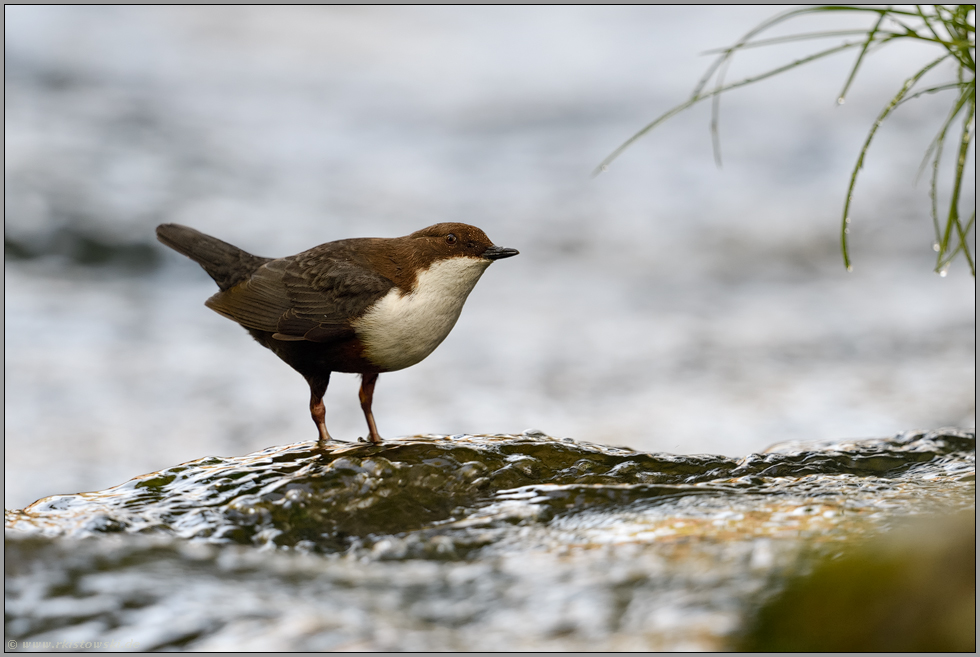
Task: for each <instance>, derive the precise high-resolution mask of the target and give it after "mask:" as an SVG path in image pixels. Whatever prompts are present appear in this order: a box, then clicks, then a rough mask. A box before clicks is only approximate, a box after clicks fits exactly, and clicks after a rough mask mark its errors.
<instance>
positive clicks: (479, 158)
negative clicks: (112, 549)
mask: <svg viewBox="0 0 980 657" xmlns="http://www.w3.org/2000/svg"><path fill="white" fill-rule="evenodd" d="M776 11H777V9H774V8H771V7H764V8H759V7H755V8H745V7H741V8H739V7H706V8H705V7H701V8H699V7H684V8H680V7H532V8H523V7H481V8H462V7H455V8H454V7H423V8H413V7H380V8H379V7H373V8H372V7H244V8H242V7H238V8H232V7H139V8H136V7H77V6H76V7H70V6H65V7H28V6H19V7H10V6H8V7H5V51H4V54H5V160H4V161H5V169H4V171H5V179H4V180H5V199H4V200H5V221H4V245H5V248H4V254H5V257H4V293H5V294H4V311H5V312H4V365H5V367H4V402H5V408H4V428H5V475H6V476H5V506H6V507H7V508H18V507H21V506H24V505H25V504H28V503H30V502H32V501H33V500H35V499H37V498H39V497H41V496H44V495H50V494H55V493H72V492H78V491H83V490H93V489H100V488H105V487H107V486H109V485H113V484H117V483H120V482H121V481H124V480H126V479H128V478H130V477H132V476H135V475H138V474H142V473H144V472H150V471H154V470H158V469H161V468H164V467H168V466H172V465H174V464H176V463H179V462H183V461H188V460H191V459H196V458H199V457H202V456H205V455H209V454H217V455H233V454H243V453H247V452H251V451H254V450H257V449H260V448H263V447H266V446H269V445H273V444H283V443H291V442H299V441H304V440H313V439H314V438H315V437H316V434H315V427H314V426H313V423H312V422H311V420H310V418H309V412H308V408H307V404H308V388H307V386H306V383H305V382H304V380H303V379H302V377H300V376H299V375H298V374H296V373H295V372H293V371H292V370H291V369H290V368H288V367H287V366H286V365H284V364H283V363H282V362H280V361H279V360H278V359H277V358H276V357H275V356H274V355H273V354H272V353H271V352H268V351H266V350H265V349H263V348H261V347H259V346H258V345H257V344H255V343H254V342H253V341H252V339H251V338H250V337H249V336H248V335H247V334H246V333H245V331H244V330H242V329H241V328H240V327H238V326H236V325H235V324H234V323H232V322H230V321H228V320H226V319H224V318H223V317H221V316H219V315H217V314H215V313H214V312H212V311H210V310H208V309H207V308H205V307H204V305H203V303H204V300H205V299H206V298H207V297H208V296H210V295H211V294H212V293H213V292H214V290H215V289H216V288H215V286H214V284H213V283H212V281H211V280H210V279H209V278H208V277H207V275H206V274H205V273H204V272H203V271H202V270H201V269H200V268H199V267H198V266H197V265H196V264H194V263H192V262H191V261H189V260H187V259H185V258H182V257H181V256H179V255H177V254H175V253H173V252H169V251H167V250H166V249H165V248H164V247H162V246H161V245H159V244H157V243H156V241H155V239H154V234H153V229H154V227H155V225H156V224H158V223H161V222H165V221H168V222H179V223H185V224H188V225H191V226H194V227H196V228H198V229H200V230H202V231H204V232H207V233H210V234H213V235H215V236H217V237H220V238H221V239H224V240H226V241H229V242H231V243H233V244H235V245H237V246H240V247H242V248H244V249H246V250H248V251H251V252H253V253H257V254H259V255H264V256H284V255H291V254H293V253H296V252H299V251H301V250H304V249H307V248H309V247H311V246H314V245H316V244H319V243H322V242H326V241H330V240H334V239H340V238H346V237H366V236H377V237H394V236H400V235H405V234H408V233H410V232H413V231H415V230H417V229H419V228H422V227H424V226H427V225H430V224H433V223H437V222H442V221H462V222H466V223H471V224H474V225H477V226H480V227H481V228H483V229H484V230H485V231H486V232H487V234H488V235H489V236H490V238H491V239H492V240H494V241H495V242H496V243H497V244H500V245H503V246H508V247H514V248H517V249H519V250H520V251H521V255H520V256H519V257H517V258H514V259H512V260H506V261H503V262H501V263H498V264H495V265H494V266H493V267H492V268H491V269H490V270H489V271H488V272H487V273H486V275H485V276H484V278H483V279H482V281H481V282H480V284H479V285H478V286H477V288H476V289H475V291H474V292H473V294H472V295H471V296H470V299H469V301H468V303H467V306H466V308H465V310H464V311H463V314H462V317H461V318H460V321H459V323H458V324H457V326H456V328H455V329H454V331H453V332H452V333H451V334H450V336H449V338H447V340H446V341H445V342H444V343H443V345H442V346H441V347H440V348H439V349H437V350H436V352H435V353H434V354H433V355H432V356H430V357H429V358H428V359H427V360H425V361H423V362H422V363H420V364H419V365H416V366H414V367H412V368H409V369H407V370H403V371H401V372H396V373H391V374H386V375H384V376H382V377H381V378H380V380H379V383H378V388H377V394H376V395H375V407H374V410H375V415H376V417H377V419H378V422H379V428H380V431H381V433H382V435H383V436H385V437H386V438H395V437H397V436H402V435H412V434H419V433H439V434H457V433H497V432H500V433H505V432H520V431H522V430H524V429H528V428H537V429H540V430H542V431H545V432H547V433H549V434H550V435H554V436H570V437H573V438H575V439H578V440H588V441H595V442H601V443H607V444H614V445H624V446H628V447H632V448H635V449H640V450H648V451H668V452H676V453H699V452H708V453H720V454H726V455H733V456H738V455H744V454H747V453H750V452H753V451H759V450H762V449H764V448H765V447H766V446H768V445H770V444H772V443H775V442H780V441H785V440H818V439H829V438H847V437H863V436H885V435H890V434H892V433H895V432H898V431H902V430H907V429H913V428H930V427H937V426H942V425H959V426H974V424H975V419H974V418H975V401H974V400H975V360H974V359H975V319H974V318H975V300H974V279H973V278H972V277H971V276H970V275H969V272H968V271H967V269H966V267H965V265H964V264H962V263H955V264H954V266H953V267H952V268H951V269H950V270H949V272H948V275H947V276H944V277H940V276H938V275H936V274H934V273H932V266H933V259H934V253H933V251H932V242H933V229H932V224H931V221H930V220H929V214H928V213H929V205H928V203H929V201H928V194H927V192H928V181H927V180H920V181H919V182H918V183H917V184H916V174H917V170H918V166H919V163H920V161H921V158H922V155H923V153H924V151H925V149H926V147H927V146H928V144H929V141H930V139H931V138H932V137H933V135H934V133H935V131H936V130H937V129H938V126H939V122H940V121H941V119H942V117H944V116H945V113H946V112H947V111H948V107H949V102H950V99H949V98H948V97H943V96H941V95H940V96H937V97H924V98H921V99H919V100H917V101H916V102H913V103H909V104H908V105H906V106H904V107H903V108H901V110H900V111H898V112H897V113H896V114H895V115H894V116H893V117H892V118H891V119H890V120H889V121H888V122H887V123H886V124H885V125H884V127H883V128H882V130H881V132H880V133H879V137H878V138H877V141H876V143H875V144H874V145H873V146H872V149H871V151H870V153H869V156H868V158H867V160H866V166H865V169H864V171H863V173H862V175H861V177H860V179H859V182H858V187H857V193H856V196H855V205H854V211H853V220H852V221H853V223H852V226H853V228H852V239H853V241H852V248H853V257H854V261H855V268H854V271H853V272H851V273H847V272H845V270H844V267H843V265H842V261H841V255H840V252H839V243H838V231H839V222H840V213H841V209H842V206H843V202H844V193H845V191H846V187H847V182H848V176H849V174H850V170H851V167H852V166H853V163H854V160H855V158H856V157H857V154H858V152H859V149H860V145H861V142H862V141H863V139H864V137H865V134H866V133H867V130H868V128H869V127H870V125H871V123H872V122H873V121H874V119H875V117H876V115H877V113H878V112H879V111H880V109H881V107H882V106H883V105H884V104H885V103H886V102H887V101H888V99H889V98H890V97H891V96H892V95H893V94H894V93H895V91H896V90H897V89H898V87H899V86H900V85H901V84H902V82H903V80H904V78H905V77H906V76H907V75H908V74H910V72H911V71H913V70H914V68H912V67H913V66H915V64H917V63H919V64H921V63H922V62H924V61H926V60H927V58H929V57H930V52H929V51H926V50H917V49H916V48H914V47H900V48H897V49H895V50H893V51H885V52H883V53H882V54H880V55H878V56H875V57H872V58H871V59H870V60H869V61H868V62H867V64H866V65H865V66H864V68H863V69H862V71H861V73H860V75H859V77H858V79H857V81H856V84H855V86H854V88H853V90H852V91H851V93H850V95H849V98H848V102H847V103H846V104H845V105H843V106H837V105H836V103H835V99H836V98H837V95H838V94H839V92H840V89H841V87H842V86H843V83H844V80H845V78H846V75H847V72H848V70H849V67H850V65H851V64H852V62H853V54H845V55H842V56H840V57H837V58H830V59H828V60H826V61H824V62H820V63H817V64H815V65H811V66H808V67H804V68H801V69H798V70H796V71H793V72H790V73H789V74H787V75H784V76H780V77H777V78H774V79H772V80H769V81H766V82H764V83H762V84H760V85H754V86H751V87H748V88H745V89H742V90H739V91H736V92H734V93H731V94H728V95H726V96H725V97H724V99H723V101H722V115H721V140H722V142H721V143H722V152H723V155H724V167H723V168H722V169H718V168H716V167H715V165H714V163H713V159H712V153H711V138H710V134H709V131H708V123H709V119H710V117H709V108H708V107H707V106H704V107H697V108H695V109H694V110H692V111H689V112H686V113H684V114H681V115H679V116H677V117H675V118H674V119H672V120H671V121H670V122H668V123H666V124H665V125H663V126H662V127H661V128H658V130H656V131H655V132H654V133H652V134H651V135H649V136H648V137H646V138H645V139H643V140H641V141H640V142H639V143H637V144H636V145H635V146H634V147H633V148H631V149H629V150H628V151H627V152H626V153H625V154H624V155H623V156H622V157H621V158H620V159H619V160H617V161H616V162H615V163H614V164H613V166H612V167H611V168H610V169H609V171H608V172H607V173H604V174H602V175H601V176H599V177H598V178H595V179H592V178H590V172H591V171H592V169H593V168H594V167H595V166H596V165H597V164H598V163H599V162H600V161H601V160H602V159H603V158H604V157H605V156H606V155H608V154H609V152H610V151H612V150H613V149H614V148H615V147H616V146H618V145H619V144H620V143H621V142H622V141H623V140H625V139H626V138H627V137H629V136H630V135H632V134H633V133H634V132H636V131H637V130H638V129H639V128H641V127H642V126H643V125H645V124H646V123H647V122H648V121H650V120H651V119H653V118H654V117H656V116H658V115H659V114H661V113H662V112H664V111H666V110H667V109H669V108H670V107H672V106H673V105H675V104H677V103H679V102H681V101H682V100H684V99H685V98H686V96H687V94H689V93H690V90H691V88H692V87H693V86H694V84H695V82H696V81H697V80H698V79H699V77H700V75H701V74H702V72H703V71H704V69H705V68H706V66H707V65H708V63H709V62H710V58H709V57H705V56H703V55H702V53H704V51H706V50H709V49H712V48H716V47H721V46H726V45H729V44H730V43H732V42H733V41H735V40H736V39H737V38H739V37H740V36H741V35H742V34H744V33H745V32H747V31H748V30H749V29H751V28H752V27H754V26H755V25H756V24H757V23H759V22H760V21H762V20H764V19H765V18H768V17H769V16H771V15H773V14H774V13H775V12H776ZM865 23H866V21H864V22H861V21H857V24H858V25H860V26H864V27H866V26H867V25H866V24H865ZM838 24H839V23H838ZM816 26H819V25H817V23H816V22H813V21H811V22H810V23H808V24H807V25H805V26H802V27H804V28H809V29H813V28H814V27H816ZM806 51H807V50H806V49H800V48H799V47H797V46H787V47H783V48H779V49H760V50H757V51H751V52H747V53H744V54H743V55H740V56H739V57H737V58H736V60H735V66H734V67H733V69H732V71H731V74H730V75H731V78H732V79H734V78H736V77H739V76H740V75H746V74H749V73H752V72H758V71H761V70H763V69H764V68H767V67H772V66H775V65H777V64H780V63H785V62H788V61H790V60H791V59H794V58H797V57H799V56H801V55H802V54H804V52H806ZM950 72H951V69H950V71H946V73H947V74H948V73H950ZM971 160H972V157H971ZM970 202H973V201H972V200H971V201H970ZM357 385H358V379H357V377H355V376H354V375H335V377H334V380H333V381H332V383H331V386H330V389H329V391H328V394H327V398H326V402H327V423H328V426H329V427H330V430H331V433H333V435H334V436H336V437H339V438H342V439H347V440H352V439H355V438H356V437H358V436H362V435H364V434H365V428H364V426H363V417H362V415H361V412H360V408H359V406H358V402H357Z"/></svg>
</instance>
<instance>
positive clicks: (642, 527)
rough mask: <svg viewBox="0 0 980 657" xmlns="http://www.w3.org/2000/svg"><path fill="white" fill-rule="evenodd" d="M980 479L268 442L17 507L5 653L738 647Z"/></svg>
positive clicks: (941, 465) (772, 454)
mask: <svg viewBox="0 0 980 657" xmlns="http://www.w3.org/2000/svg"><path fill="white" fill-rule="evenodd" d="M975 486H976V484H975V435H974V434H973V433H972V432H965V431H957V430H946V431H934V432H928V433H927V432H909V433H906V434H901V435H898V436H896V437H895V438H892V439H874V440H861V441H851V442H839V443H833V444H822V445H803V444H794V443H786V444H782V445H777V446H774V447H773V448H771V449H770V450H768V451H767V452H765V453H759V454H753V455H750V456H748V457H745V458H742V459H734V458H729V457H724V456H707V455H700V456H678V455H669V454H651V453H643V452H636V451H633V450H631V449H627V448H618V447H607V446H602V445H596V444H590V443H580V442H576V441H573V440H571V439H556V438H552V437H548V436H545V435H543V434H541V433H540V432H530V433H526V434H523V435H495V436H469V435H457V436H418V437H413V438H408V439H402V440H398V441H390V442H387V443H385V444H383V445H380V446H375V445H370V444H363V443H362V444H358V443H352V444H338V445H336V446H331V447H329V448H326V449H320V448H318V447H317V446H316V445H315V443H301V444H294V445H286V446H282V447H273V448H269V449H265V450H262V451H259V452H256V453H254V454H249V455H247V456H242V457H235V458H206V459H201V460H198V461H193V462H190V463H185V464H182V465H180V466H177V467H173V468H169V469H166V470H162V471H160V472H155V473H152V474H149V475H144V476H142V477H137V478H135V479H132V480H131V481H128V482H126V483H125V484H122V485H120V486H116V487H113V488H110V489H107V490H104V491H99V492H93V493H81V494H78V495H57V496H53V497H49V498H45V499H42V500H39V501H38V502H36V503H34V504H32V505H31V506H29V507H27V508H25V509H23V510H19V511H8V512H7V514H6V526H7V529H8V531H7V540H6V550H7V557H6V568H7V621H6V636H7V638H8V639H13V640H15V641H18V642H20V645H21V646H23V647H25V648H29V647H31V646H40V645H43V643H44V642H55V643H56V642H58V641H75V642H82V643H91V644H92V645H103V646H112V647H116V648H119V649H122V648H123V647H124V646H125V645H127V642H129V643H128V645H129V647H130V648H132V647H137V648H139V649H141V650H150V649H186V650H209V649H231V650H241V649H246V648H247V649H252V650H256V649H261V650H322V649H345V650H349V649H369V650H395V649H397V650H462V649H470V650H517V649H558V650H568V649H578V650H583V649H588V650H618V649H638V650H652V649H660V650H680V649H707V650H718V649H725V648H730V647H731V646H732V645H733V642H734V641H736V640H737V639H738V637H739V636H741V635H742V634H743V633H744V632H745V628H746V625H747V623H749V621H750V619H751V617H752V614H753V613H754V611H755V610H756V609H757V608H758V607H759V605H761V604H762V603H763V602H764V601H766V600H767V599H769V598H771V596H772V595H774V594H775V593H778V592H779V591H780V590H781V588H782V587H783V586H784V585H785V582H786V581H787V579H788V578H790V577H792V576H794V575H798V574H800V573H805V572H807V571H808V570H809V569H812V567H813V564H814V563H815V562H816V561H817V560H818V559H820V558H822V557H827V556H835V555H840V554H844V553H846V552H847V551H848V549H849V547H850V546H852V545H853V544H855V543H856V542H860V540H862V539H865V538H867V537H869V536H874V535H877V534H879V533H880V532H882V531H885V530H888V529H889V528H891V527H894V526H900V525H901V524H902V523H903V522H904V521H906V520H908V519H909V518H910V517H912V516H932V515H935V514H951V513H955V512H957V511H964V510H966V511H969V510H972V509H973V508H974V507H975V495H976V487H975ZM38 642H40V643H38ZM90 647H91V646H90Z"/></svg>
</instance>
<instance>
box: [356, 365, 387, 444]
mask: <svg viewBox="0 0 980 657" xmlns="http://www.w3.org/2000/svg"><path fill="white" fill-rule="evenodd" d="M377 382H378V375H377V374H362V375H361V392H360V394H359V395H358V396H359V397H360V399H361V410H362V411H364V419H365V420H367V424H368V439H369V440H370V441H371V442H372V443H374V444H375V445H377V444H379V443H380V442H381V435H380V434H379V433H378V425H376V424H375V423H374V413H372V412H371V402H372V401H373V400H374V384H375V383H377Z"/></svg>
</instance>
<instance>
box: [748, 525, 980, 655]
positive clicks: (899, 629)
mask: <svg viewBox="0 0 980 657" xmlns="http://www.w3.org/2000/svg"><path fill="white" fill-rule="evenodd" d="M976 554H977V542H976V518H975V516H974V514H973V513H965V514H960V515H955V516H946V517H942V516H940V517H930V518H927V519H923V518H918V519H916V520H915V521H913V522H909V523H907V524H904V525H903V526H901V527H899V528H897V529H895V530H893V531H890V532H888V533H886V534H883V535H881V536H878V537H876V538H875V539H874V540H872V541H869V542H867V544H865V545H861V546H852V547H851V549H849V550H848V551H846V552H844V553H843V554H837V555H834V557H835V558H824V559H822V560H820V561H819V562H818V563H817V564H816V566H815V568H814V570H813V572H812V573H809V574H806V575H801V576H798V577H794V578H793V579H791V580H790V582H789V583H788V584H787V586H786V588H785V590H783V591H782V592H781V593H780V594H779V595H776V596H774V597H773V598H772V599H770V600H769V602H768V603H767V604H765V605H764V606H763V607H762V608H761V609H760V610H759V611H758V612H757V614H756V615H755V617H754V618H753V619H752V621H751V623H750V624H749V627H748V629H747V632H746V636H745V638H744V640H743V641H742V642H741V644H740V646H739V648H740V649H741V650H746V651H752V652H759V651H763V652H975V651H976V629H977V626H976V619H977V615H976V613H977V609H976V578H977V569H976Z"/></svg>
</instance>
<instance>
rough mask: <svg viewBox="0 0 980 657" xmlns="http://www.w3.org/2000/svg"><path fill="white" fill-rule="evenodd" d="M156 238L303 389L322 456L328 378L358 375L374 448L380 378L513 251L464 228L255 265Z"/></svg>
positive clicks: (337, 244)
mask: <svg viewBox="0 0 980 657" xmlns="http://www.w3.org/2000/svg"><path fill="white" fill-rule="evenodd" d="M156 234H157V239H159V240H160V241H161V242H162V243H163V244H165V245H166V246H168V247H170V248H171V249H173V250H175V251H177V252H178V253H181V254H183V255H185V256H187V257H188V258H190V259H191V260H193V261H195V262H197V263H198V264H199V265H201V267H202V268H204V271H206V272H207V273H208V274H209V275H210V276H211V278H212V279H214V282H215V283H217V285H218V292H217V293H215V294H214V295H213V296H212V297H211V298H209V299H208V300H207V301H205V304H204V305H206V306H207V307H208V308H210V309H211V310H214V311H215V312H217V313H219V314H221V315H224V316H225V317H227V318H228V319H231V320H233V321H235V322H238V323H239V324H240V325H241V326H242V327H244V328H245V330H247V331H248V332H249V333H250V334H251V336H252V337H253V338H255V340H256V341H257V342H258V343H259V344H261V345H262V346H264V347H266V348H268V349H270V350H271V351H272V352H273V353H274V354H276V356H278V357H279V358H281V359H282V360H283V361H284V362H285V363H286V364H287V365H289V366H290V367H292V368H293V369H294V370H296V371H297V372H299V373H300V374H301V375H302V376H303V377H304V378H305V379H306V382H307V383H308V384H309V386H310V415H311V417H312V418H313V422H314V423H315V424H316V427H317V432H318V438H317V440H318V443H319V444H320V445H321V446H324V445H327V444H330V443H332V442H334V441H333V438H332V437H331V436H330V433H329V432H328V431H327V425H326V411H325V407H324V403H323V396H324V395H325V394H326V391H327V386H328V385H329V383H330V374H331V373H333V372H349V373H356V374H360V375H361V387H360V391H359V394H358V397H359V399H360V403H361V410H362V411H363V412H364V419H365V420H366V421H367V425H368V440H369V441H370V442H371V443H374V444H380V443H381V442H382V439H381V436H380V434H379V433H378V427H377V424H376V423H375V420H374V414H373V413H372V412H371V404H372V401H373V399H374V386H375V384H376V383H377V380H378V375H379V374H381V373H383V372H394V371H396V370H401V369H404V368H406V367H410V366H412V365H415V364H416V363H418V362H420V361H421V360H422V359H424V358H425V357H426V356H428V355H429V354H431V353H432V352H433V350H435V348H436V347H438V346H439V344H440V343H442V341H443V340H444V339H445V338H446V336H447V335H449V332H450V331H451V330H452V328H453V326H455V324H456V320H457V319H458V318H459V314H460V311H462V309H463V304H464V302H465V301H466V298H467V297H468V296H469V294H470V292H471V291H472V290H473V287H474V286H475V285H476V283H477V281H479V280H480V277H481V276H482V275H483V272H484V271H486V269H487V267H489V266H490V265H491V264H492V263H493V262H494V261H496V260H502V259H504V258H510V257H512V256H515V255H518V253H519V252H518V251H517V250H516V249H511V248H505V247H500V246H495V245H494V244H493V242H491V241H490V239H489V238H488V237H487V236H486V233H484V232H483V231H482V230H480V229H479V228H477V227H475V226H470V225H467V224H463V223H438V224H435V225H433V226H429V227H428V228H423V229H421V230H418V231H416V232H414V233H412V234H411V235H406V236H405V237H394V238H377V237H374V238H372V237H365V238H353V239H342V240H337V241H334V242H327V243H325V244H321V245H319V246H315V247H313V248H312V249H309V250H307V251H303V252H302V253H298V254H296V255H293V256H288V257H285V258H265V257H261V256H256V255H252V254H251V253H248V252H246V251H244V250H242V249H240V248H238V247H236V246H232V245H231V244H228V243H227V242H224V241H222V240H220V239H218V238H216V237H212V236H210V235H206V234H204V233H202V232H200V231H198V230H196V229H194V228H190V227H188V226H182V225H180V224H173V223H167V224H161V225H159V226H157V229H156Z"/></svg>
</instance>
